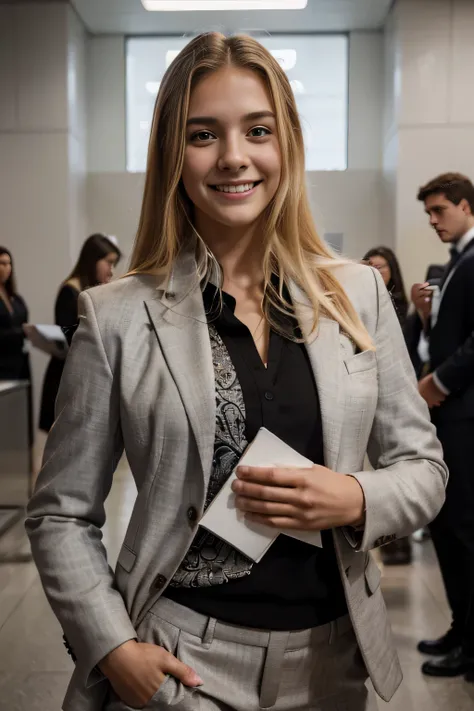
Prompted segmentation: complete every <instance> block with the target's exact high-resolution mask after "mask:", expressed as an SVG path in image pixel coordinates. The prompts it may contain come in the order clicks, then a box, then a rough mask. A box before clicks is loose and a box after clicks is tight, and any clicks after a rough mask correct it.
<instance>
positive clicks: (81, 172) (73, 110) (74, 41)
mask: <svg viewBox="0 0 474 711" xmlns="http://www.w3.org/2000/svg"><path fill="white" fill-rule="evenodd" d="M67 20H68V52H67V92H68V127H69V235H70V239H69V242H70V258H71V263H73V262H75V260H76V259H77V255H78V252H79V250H80V247H81V244H82V242H83V241H84V235H85V234H86V230H87V180H86V177H87V114H88V109H89V106H88V101H87V76H86V69H87V65H86V55H87V49H88V37H87V34H86V31H85V29H84V25H83V24H82V21H81V20H80V19H79V18H78V16H77V15H76V13H75V12H74V11H73V10H72V8H70V9H69V11H68V18H67Z"/></svg>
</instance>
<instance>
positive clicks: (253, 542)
mask: <svg viewBox="0 0 474 711" xmlns="http://www.w3.org/2000/svg"><path fill="white" fill-rule="evenodd" d="M237 466H247V467H294V468H297V469H307V468H308V467H312V466H313V462H311V461H310V460H309V459H306V457H303V456H301V454H298V452H296V451H295V450H294V449H292V448H291V447H289V446H288V445H287V444H285V442H283V441H282V440H281V439H279V438H278V437H276V436H275V435H274V434H272V433H271V432H269V431H268V430H267V429H265V428H264V427H262V428H261V429H260V430H259V431H258V433H257V436H256V437H255V439H254V440H253V442H252V443H251V444H250V445H249V446H248V447H247V449H246V451H245V453H244V455H243V456H242V458H241V459H240V461H239V463H238V465H237ZM236 468H237V467H236ZM235 478H236V473H235V470H234V471H233V472H232V474H231V475H230V477H229V479H228V480H227V481H226V483H225V484H224V486H223V487H222V489H221V490H220V492H219V493H218V495H217V496H216V497H215V499H213V501H212V503H211V504H210V505H209V508H208V509H207V511H206V512H205V514H204V516H203V517H202V519H201V521H200V522H199V523H200V525H201V526H203V527H204V528H206V529H207V530H208V531H211V533H214V534H215V535H216V536H218V537H219V538H222V539H223V540H224V541H227V542H228V543H230V544H231V545H232V546H234V548H237V550H239V551H241V553H243V554H244V555H246V556H247V557H248V558H251V559H252V560H254V561H255V562H257V563H258V561H259V560H261V559H262V558H263V556H264V555H265V553H266V552H267V550H268V549H269V548H270V546H271V545H272V543H273V541H274V540H275V539H276V538H277V537H278V535H279V534H280V531H275V529H273V528H270V527H269V526H265V525H263V524H258V523H253V522H251V521H248V520H247V519H246V518H245V514H243V513H242V512H241V511H239V510H238V509H236V507H235V494H234V493H233V491H232V488H231V487H232V482H233V481H234V479H235ZM281 533H284V534H285V535H286V536H290V537H291V538H296V539H297V540H299V541H303V542H305V543H310V544H311V545H314V546H319V547H322V542H321V533H320V532H319V531H291V532H289V531H284V532H281Z"/></svg>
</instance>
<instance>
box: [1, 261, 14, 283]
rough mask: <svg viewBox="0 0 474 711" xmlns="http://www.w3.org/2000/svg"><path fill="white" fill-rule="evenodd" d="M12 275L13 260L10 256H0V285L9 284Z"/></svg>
mask: <svg viewBox="0 0 474 711" xmlns="http://www.w3.org/2000/svg"><path fill="white" fill-rule="evenodd" d="M11 273H12V260H11V259H10V257H9V256H8V254H0V284H1V285H2V286H3V285H4V284H6V283H7V281H8V280H9V278H10V276H11Z"/></svg>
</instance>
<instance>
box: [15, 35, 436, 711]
mask: <svg viewBox="0 0 474 711" xmlns="http://www.w3.org/2000/svg"><path fill="white" fill-rule="evenodd" d="M80 311H81V323H80V326H79V329H78V331H77V333H76V334H75V336H74V339H73V344H72V347H71V350H70V354H69V357H68V361H67V364H66V369H65V372H64V376H63V381H62V385H61V391H60V394H59V398H58V403H57V412H58V419H57V422H56V423H55V425H54V427H53V430H52V432H51V435H50V438H49V440H48V445H47V449H46V453H45V460H44V462H45V463H44V467H43V470H42V472H41V474H40V477H39V481H38V485H37V489H36V492H35V494H34V496H33V498H32V500H31V502H30V505H29V509H28V520H27V530H28V533H29V536H30V539H31V544H32V549H33V553H34V557H35V560H36V563H37V565H38V568H39V571H40V574H41V577H42V580H43V584H44V588H45V591H46V594H47V596H48V598H49V600H50V602H51V605H52V607H53V609H54V611H55V613H56V615H57V617H58V619H59V621H60V623H61V625H62V627H63V629H64V632H65V635H66V637H67V640H68V642H69V645H70V647H71V650H72V652H73V654H74V656H75V658H76V670H75V672H74V675H73V679H72V681H71V684H70V687H69V690H68V694H67V697H66V700H65V703H64V709H66V710H67V711H99V709H107V710H108V711H125V710H128V709H135V708H145V709H150V710H152V709H154V710H156V711H162V710H164V709H168V708H173V709H175V711H191V710H193V711H194V709H198V710H201V711H257V710H258V709H262V708H266V709H274V710H275V711H336V710H340V709H342V708H344V709H345V710H346V711H349V710H350V711H367V710H368V709H369V708H375V706H374V703H375V697H374V694H373V691H369V690H368V687H367V686H366V681H367V677H368V676H370V678H371V679H372V682H373V686H374V687H375V689H376V691H377V692H378V694H379V695H380V696H381V697H382V698H384V699H385V700H388V699H390V698H391V697H392V695H393V694H394V692H395V690H396V689H397V687H398V685H399V684H400V682H401V671H400V666H399V663H398V660H397V656H396V652H395V650H394V648H393V643H392V638H391V632H390V628H389V625H388V622H387V617H386V612H385V607H384V602H383V599H382V594H381V591H380V573H379V570H378V568H377V566H376V564H375V562H374V561H373V559H372V557H371V555H370V550H371V549H373V548H376V547H378V546H380V545H383V544H384V543H387V542H389V541H392V540H394V539H395V538H397V537H403V536H406V535H408V534H409V533H410V532H411V531H414V530H416V529H418V528H420V527H421V526H423V525H425V523H426V522H427V521H429V520H430V519H432V518H433V517H434V516H435V515H436V513H437V512H438V510H439V509H440V507H441V505H442V503H443V500H444V490H445V485H446V480H447V471H446V468H445V466H444V464H443V461H442V455H441V449H440V446H439V443H438V441H437V440H436V438H435V435H434V431H433V427H432V426H431V424H430V423H429V420H428V412H427V408H426V406H425V405H424V404H423V401H422V400H421V398H420V397H419V395H418V392H417V387H416V382H415V378H414V375H413V372H412V368H411V365H410V362H409V359H408V356H407V353H406V350H405V346H404V342H403V338H402V335H401V331H400V328H399V325H398V322H397V317H396V315H395V313H394V310H393V307H392V304H391V302H390V297H389V295H388V293H387V290H386V288H385V286H384V284H383V281H382V279H381V278H380V275H378V274H377V273H376V271H375V270H372V269H371V268H369V267H365V266H361V265H357V264H352V263H350V262H345V261H343V260H340V259H339V260H337V259H336V258H335V257H334V256H333V255H332V253H331V252H330V251H329V250H328V249H327V247H325V245H324V244H323V242H322V241H321V240H320V239H319V237H318V235H317V233H316V230H315V228H314V225H313V222H312V219H311V215H310V211H309V208H308V201H307V196H306V192H305V174H304V146H303V140H302V132H301V126H300V122H299V119H298V115H297V111H296V106H295V101H294V97H293V94H292V91H291V89H290V85H289V82H288V80H287V78H286V75H285V73H284V72H283V71H282V69H281V68H280V66H279V65H278V63H277V62H276V61H275V60H274V59H273V58H272V56H271V55H270V54H269V53H268V52H267V51H266V50H265V49H264V48H263V47H262V46H261V45H260V44H258V43H257V42H256V41H255V40H253V39H251V38H248V37H230V38H227V37H224V36H222V35H220V34H207V35H202V36H200V37H198V38H196V39H195V40H193V41H192V42H191V43H190V44H189V45H188V46H187V47H186V48H185V49H184V50H183V51H182V52H181V54H180V55H179V56H178V57H177V59H176V60H175V61H174V62H173V64H172V65H171V67H170V68H169V70H168V72H167V74H166V76H165V78H164V80H163V82H162V84H161V87H160V93H159V95H158V98H157V103H156V109H155V115H154V120H153V128H152V133H151V138H150V150H149V158H148V165H147V176H146V186H145V193H144V199H143V207H142V213H141V218H140V225H139V229H138V235H137V239H136V244H135V249H134V253H133V256H132V263H131V271H130V273H129V275H128V276H126V277H125V278H124V279H122V280H120V281H118V282H116V283H114V284H111V285H108V286H105V287H98V288H96V289H91V290H89V291H87V292H85V293H84V294H82V295H81V297H80ZM262 427H266V428H267V429H268V430H270V431H271V432H273V434H275V435H277V436H278V437H280V438H281V439H282V440H284V441H285V442H286V443H287V444H288V445H290V446H291V447H293V448H294V449H295V450H297V451H298V452H299V453H300V454H302V455H304V456H305V457H306V458H307V459H309V460H311V462H313V463H314V464H313V466H312V467H308V468H307V469H282V468H278V467H269V468H252V467H250V468H248V467H247V468H242V467H240V468H238V470H237V478H236V480H235V481H234V483H233V491H234V493H235V497H236V498H235V502H236V506H237V507H238V508H239V509H240V510H241V511H242V512H244V513H245V514H246V516H247V518H248V520H249V521H257V522H260V523H265V524H266V525H267V526H269V527H270V528H272V529H273V530H274V531H281V532H282V533H284V532H285V531H289V532H291V531H295V530H298V531H301V530H303V531H313V530H314V531H318V530H321V531H322V542H323V546H322V548H318V547H315V546H311V545H309V544H307V543H303V542H301V541H298V540H296V539H294V538H292V537H290V536H285V535H279V536H278V538H277V539H276V540H275V542H274V543H273V545H272V546H271V547H270V549H269V551H268V552H267V554H266V555H265V556H264V557H263V558H262V560H261V561H260V562H259V563H253V561H251V560H249V559H248V558H246V557H245V556H244V555H242V554H241V553H240V552H239V551H238V550H236V549H234V548H232V546H230V545H229V544H228V543H226V542H225V541H223V540H220V539H219V538H216V537H215V536H212V535H211V534H209V533H207V532H206V530H205V529H203V528H202V527H200V526H199V521H200V518H201V516H202V514H203V512H204V511H205V510H206V509H207V507H208V506H209V504H210V503H211V501H212V500H213V499H214V497H215V496H216V494H217V493H218V492H219V491H220V489H221V488H222V486H223V484H224V483H225V482H226V481H227V479H228V477H229V476H230V475H231V473H232V472H233V471H234V469H235V467H236V466H237V464H238V462H239V459H240V457H241V455H242V453H243V452H244V450H245V448H246V447H247V445H248V444H249V443H250V442H251V441H252V440H253V438H254V437H255V436H256V435H257V433H258V431H259V430H260V428H262ZM124 449H125V452H126V455H127V458H128V462H129V463H130V468H131V470H132V473H133V476H134V478H135V481H136V484H137V489H138V496H137V500H136V503H135V507H134V510H133V513H132V516H131V520H130V524H129V527H128V530H127V533H126V536H125V540H124V543H123V546H122V549H121V552H120V555H119V558H118V564H117V568H116V570H115V572H113V571H112V570H111V569H110V568H109V567H108V564H107V558H106V551H105V549H104V547H103V546H102V544H101V531H100V529H101V527H102V526H103V524H104V521H105V513H104V500H105V498H106V496H107V494H108V491H109V489H110V487H111V485H112V478H113V473H114V469H115V467H116V464H117V462H118V460H119V458H120V457H121V455H122V452H123V450H124ZM366 450H368V452H369V455H370V459H371V463H372V465H373V467H374V471H363V462H364V456H365V453H366ZM269 458H270V461H271V452H270V453H269Z"/></svg>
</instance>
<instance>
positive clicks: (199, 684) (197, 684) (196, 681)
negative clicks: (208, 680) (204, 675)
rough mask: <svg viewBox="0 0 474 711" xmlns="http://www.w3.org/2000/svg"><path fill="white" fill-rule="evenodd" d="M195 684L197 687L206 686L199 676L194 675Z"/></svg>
mask: <svg viewBox="0 0 474 711" xmlns="http://www.w3.org/2000/svg"><path fill="white" fill-rule="evenodd" d="M193 684H194V685H195V686H202V685H203V684H204V682H203V680H202V679H201V677H200V676H198V675H197V674H193Z"/></svg>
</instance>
